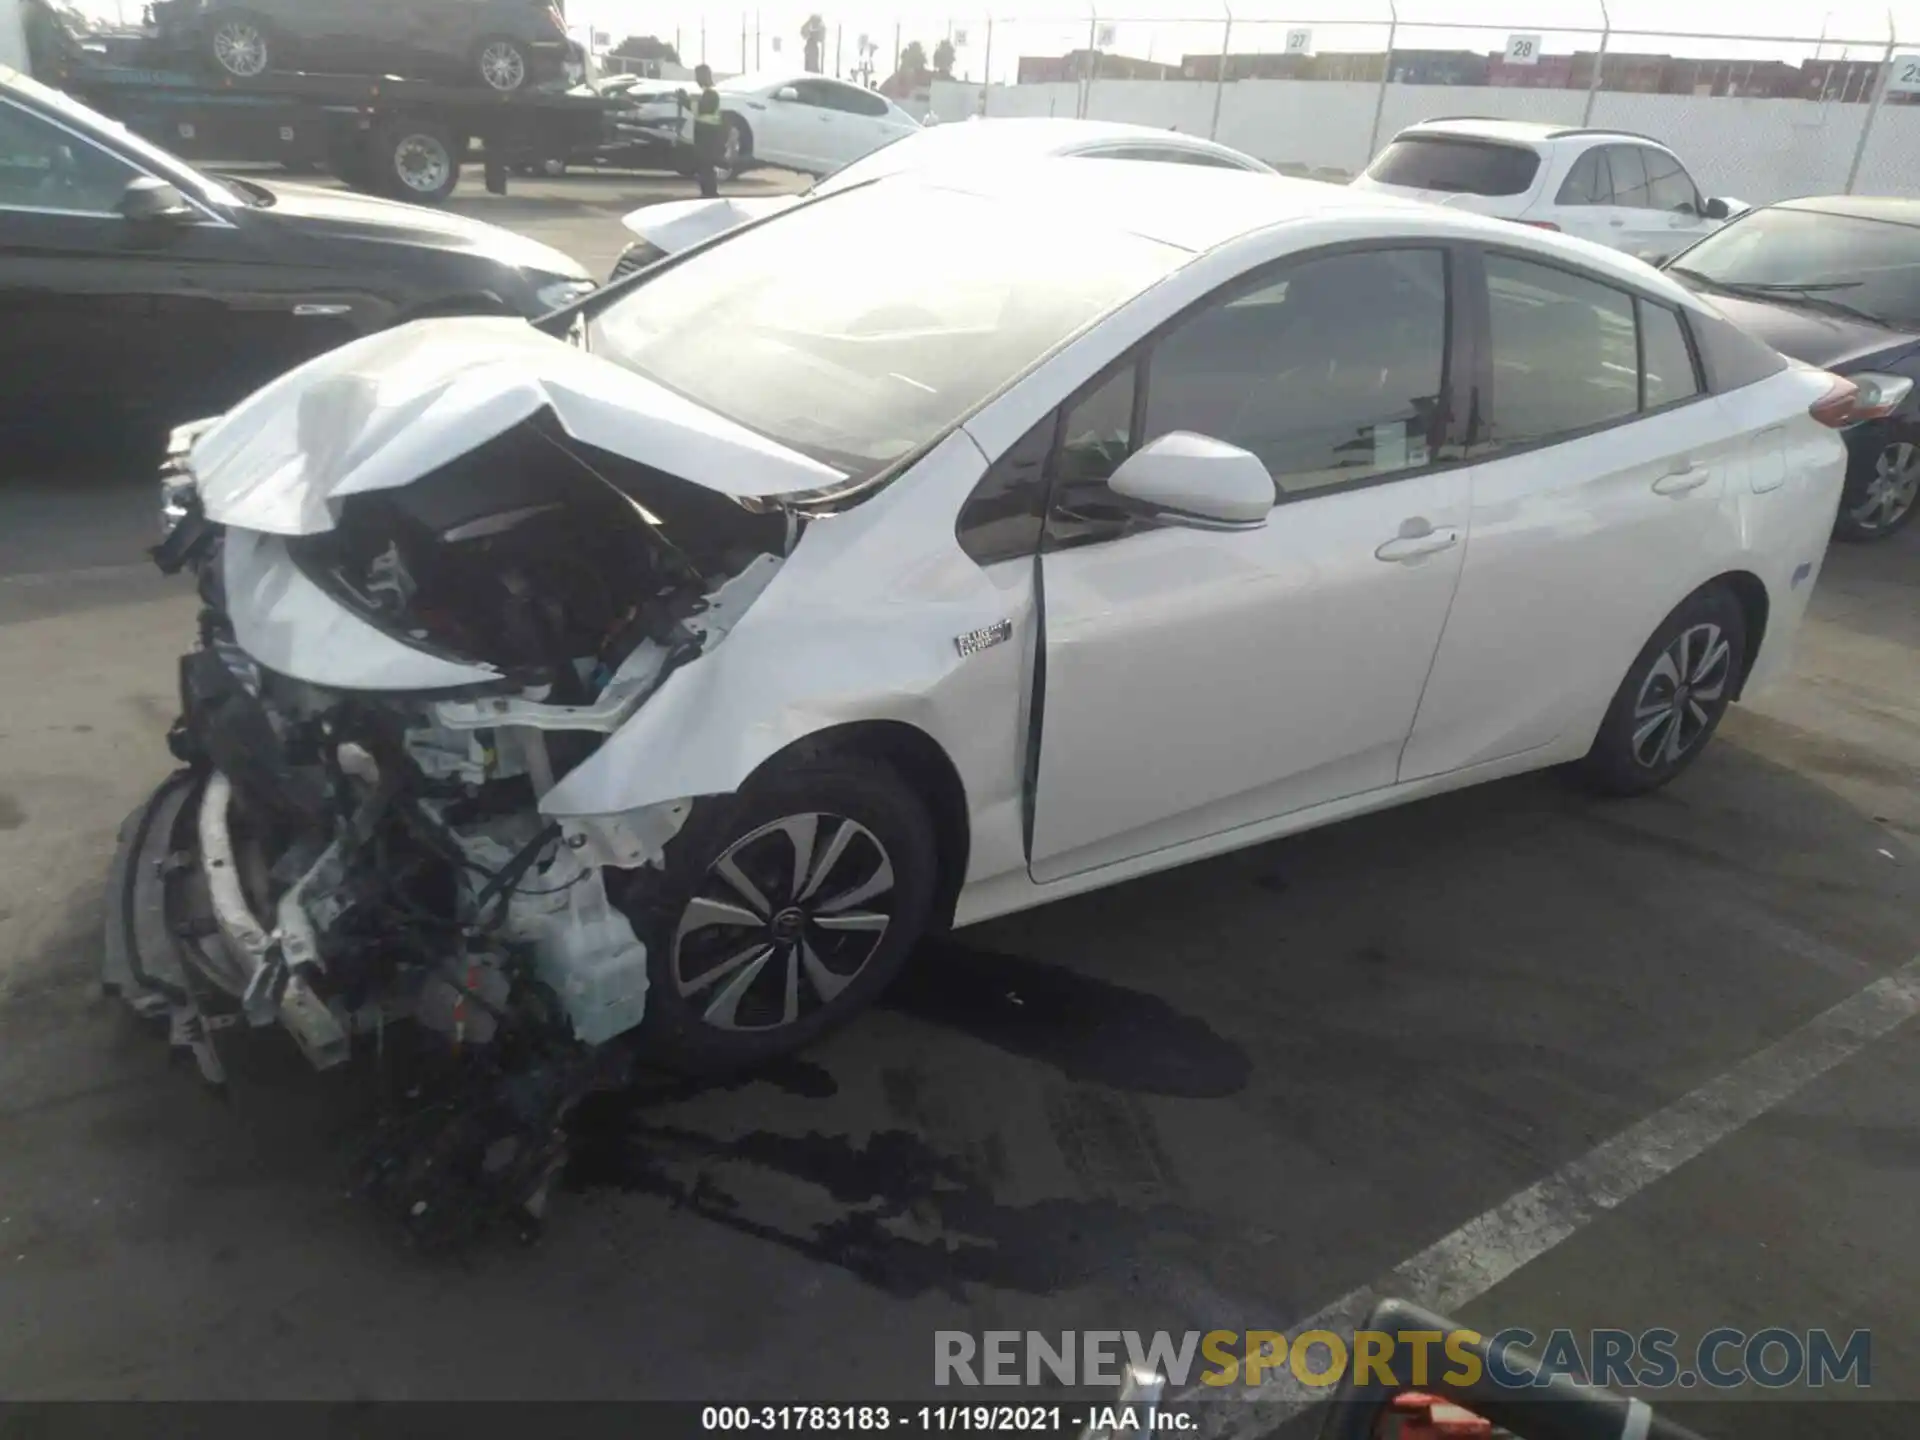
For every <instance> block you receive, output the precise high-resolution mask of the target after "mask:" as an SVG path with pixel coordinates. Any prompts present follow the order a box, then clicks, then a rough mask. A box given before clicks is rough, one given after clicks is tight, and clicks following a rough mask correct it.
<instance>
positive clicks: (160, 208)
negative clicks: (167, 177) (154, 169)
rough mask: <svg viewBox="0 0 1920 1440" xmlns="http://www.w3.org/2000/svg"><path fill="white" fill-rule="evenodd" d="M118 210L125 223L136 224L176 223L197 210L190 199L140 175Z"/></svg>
mask: <svg viewBox="0 0 1920 1440" xmlns="http://www.w3.org/2000/svg"><path fill="white" fill-rule="evenodd" d="M116 208H117V209H118V210H119V212H120V217H121V218H122V219H123V220H128V221H131V222H133V223H134V224H154V223H157V222H167V223H172V222H174V221H179V220H187V219H191V218H192V216H193V207H192V206H191V205H189V204H187V197H186V196H184V195H182V194H181V193H180V192H179V191H178V190H176V189H174V188H173V186H171V185H169V184H167V182H166V181H164V180H156V179H154V178H153V177H152V176H151V175H138V176H135V177H134V178H133V179H132V180H129V181H128V182H127V188H126V189H125V190H124V191H123V192H122V193H121V195H120V204H119V205H118V207H116Z"/></svg>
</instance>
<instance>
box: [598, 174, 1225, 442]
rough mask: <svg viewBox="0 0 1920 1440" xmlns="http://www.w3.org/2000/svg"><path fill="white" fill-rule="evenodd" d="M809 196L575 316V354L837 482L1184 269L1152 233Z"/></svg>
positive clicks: (974, 200)
mask: <svg viewBox="0 0 1920 1440" xmlns="http://www.w3.org/2000/svg"><path fill="white" fill-rule="evenodd" d="M889 188H890V187H887V186H874V187H868V188H861V189H855V190H850V191H848V192H846V193H843V194H839V195H834V196H831V197H828V198H826V199H822V200H817V201H815V202H813V203H811V204H808V205H803V206H800V207H798V208H796V209H795V210H793V211H791V212H789V213H787V214H785V215H781V216H779V217H777V218H775V219H773V220H771V221H769V222H767V223H766V224H763V225H758V226H754V227H752V228H750V229H747V230H743V231H741V232H740V233H739V234H738V235H737V236H735V237H734V238H732V239H730V240H728V241H727V243H726V244H724V245H714V246H710V247H708V248H706V249H705V250H702V251H700V252H699V253H697V254H694V255H690V256H688V257H687V258H686V259H684V260H682V261H680V262H679V263H678V264H675V265H672V266H669V267H667V268H665V269H664V270H662V271H661V273H660V274H658V275H656V276H653V277H652V278H650V279H649V280H648V281H647V282H646V283H645V284H644V285H640V286H638V287H637V288H635V289H633V290H630V291H627V292H625V293H624V294H620V295H618V296H616V297H615V298H614V299H613V300H612V301H611V303H609V304H608V305H607V306H606V307H605V308H604V309H601V310H599V311H598V312H597V313H595V314H593V315H592V317H591V319H590V322H589V325H588V330H587V343H588V345H589V347H590V348H591V349H592V350H593V352H594V353H595V354H597V355H600V356H602V357H603V358H605V359H607V360H610V361H612V362H614V363H615V364H618V365H622V366H625V367H626V368H628V369H630V370H633V371H635V372H637V373H638V374H640V375H643V376H645V377H646V378H647V379H649V380H653V381H655V382H657V383H659V384H661V385H664V386H666V387H667V388H668V389H670V390H673V391H675V392H677V393H679V394H681V395H683V396H685V397H686V398H688V399H690V400H692V401H694V402H695V403H696V404H699V405H701V406H704V407H706V408H707V409H709V410H712V411H714V412H716V413H718V414H720V415H722V416H725V417H726V418H728V419H730V420H733V421H735V422H737V423H738V424H741V425H744V426H745V427H747V428H748V429H750V430H754V431H757V432H758V433H760V434H762V435H765V436H767V437H769V438H770V439H773V440H775V441H778V442H779V443H781V444H783V445H786V446H789V447H791V448H792V449H795V450H798V451H800V452H801V453H803V454H806V455H811V456H813V457H814V458H816V459H819V460H821V461H823V462H825V463H826V464H829V465H832V466H834V467H835V468H836V469H839V470H842V471H844V472H845V473H847V474H848V475H849V476H850V477H851V478H855V479H864V478H867V477H869V476H872V475H875V474H878V473H879V472H880V471H882V470H884V469H886V468H887V467H888V466H890V465H892V464H893V463H894V462H895V461H898V460H900V459H902V458H904V457H906V456H907V455H909V454H911V453H912V452H914V451H916V450H918V449H920V448H922V447H923V446H925V445H926V444H928V443H929V442H931V441H933V440H936V439H938V438H939V437H940V436H941V435H943V434H945V433H946V431H947V430H949V429H950V428H951V427H952V426H953V425H954V424H956V423H957V422H958V421H959V420H960V419H961V418H962V417H963V416H965V415H966V414H967V413H968V412H969V411H970V410H972V409H973V408H974V407H975V406H977V405H979V404H980V403H981V402H982V401H983V400H985V399H986V398H987V397H988V396H990V395H992V394H993V393H994V392H995V391H997V390H998V389H1000V388H1001V387H1002V386H1003V385H1006V384H1007V383H1008V382H1010V381H1012V380H1013V379H1014V378H1015V377H1017V376H1018V375H1020V374H1021V373H1022V372H1023V371H1025V370H1026V369H1027V368H1028V367H1030V366H1032V365H1033V364H1035V363H1036V362H1037V361H1039V360H1040V359H1041V358H1042V357H1043V356H1045V355H1046V354H1047V353H1048V352H1049V351H1051V350H1052V349H1053V348H1054V347H1055V346H1057V345H1059V344H1061V343H1062V342H1063V341H1065V340H1067V339H1068V338H1070V337H1071V336H1073V335H1074V334H1075V333H1077V332H1078V331H1079V330H1081V329H1082V328H1083V327H1085V326H1087V325H1089V324H1091V323H1092V322H1094V321H1095V320H1098V319H1099V318H1100V317H1101V316H1102V315H1105V314H1106V313H1107V312H1109V311H1111V310H1113V309H1114V308H1116V307H1117V306H1119V305H1121V304H1123V303H1124V302H1126V301H1127V300H1129V299H1131V298H1132V297H1133V296H1134V295H1136V294H1137V293H1139V292H1140V291H1141V290H1143V289H1145V288H1146V287H1148V286H1149V285H1152V284H1153V283H1154V282H1156V281H1157V280H1159V279H1161V278H1162V277H1164V276H1166V275H1168V274H1170V273H1171V272H1172V271H1174V270H1175V269H1177V268H1178V267H1179V266H1180V265H1181V264H1182V263H1184V262H1185V261H1186V260H1187V259H1188V258H1190V257H1189V255H1188V253H1187V252H1186V251H1183V250H1179V249H1176V248H1174V247H1172V246H1168V245H1163V244H1160V243H1158V242H1157V241H1153V240H1148V239H1145V238H1143V237H1140V236H1136V235H1128V234H1125V233H1122V232H1119V231H1114V230H1108V229H1104V228H1098V227H1091V226H1081V225H1078V224H1075V223H1073V222H1072V221H1071V220H1070V219H1065V218H1063V217H1061V216H1060V215H1057V214H1045V215H1041V214H1033V213H1028V212H1027V211H1024V210H1021V209H1016V208H1013V207H1009V206H1006V205H1003V204H999V203H997V202H995V201H993V200H990V199H986V198H983V197H980V196H976V195H968V194H963V193H961V192H958V191H951V190H927V191H924V192H919V191H917V192H916V193H915V194H914V195H912V196H911V197H910V199H911V202H912V203H910V204H902V203H901V201H900V197H899V196H897V195H891V194H888V193H887V191H888V189H889Z"/></svg>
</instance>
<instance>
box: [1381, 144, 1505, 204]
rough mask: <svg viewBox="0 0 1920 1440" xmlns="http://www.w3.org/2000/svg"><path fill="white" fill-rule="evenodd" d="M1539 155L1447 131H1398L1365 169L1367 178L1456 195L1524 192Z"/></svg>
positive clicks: (1407, 187)
mask: <svg viewBox="0 0 1920 1440" xmlns="http://www.w3.org/2000/svg"><path fill="white" fill-rule="evenodd" d="M1539 172H1540V156H1539V154H1538V153H1537V152H1536V151H1533V150H1530V149H1528V148H1527V147H1526V146H1524V145H1506V144H1502V143H1500V142H1498V141H1493V140H1473V139H1463V138H1461V139H1457V138H1455V137H1453V136H1451V135H1446V136H1441V135H1402V136H1401V137H1400V138H1399V139H1397V140H1395V141H1394V142H1393V143H1392V144H1391V145H1389V146H1387V148H1386V149H1385V150H1382V151H1381V152H1380V155H1379V158H1378V159H1376V160H1375V161H1374V162H1373V164H1372V165H1370V166H1369V167H1368V168H1367V178H1368V179H1370V180H1377V181H1378V182H1379V183H1380V184H1382V185H1399V186H1402V187H1404V188H1406V189H1409V190H1445V191H1449V192H1451V193H1454V194H1458V195H1524V194H1526V193H1527V191H1529V190H1531V189H1532V188H1533V181H1534V177H1535V176H1536V175H1538V174H1539Z"/></svg>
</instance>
